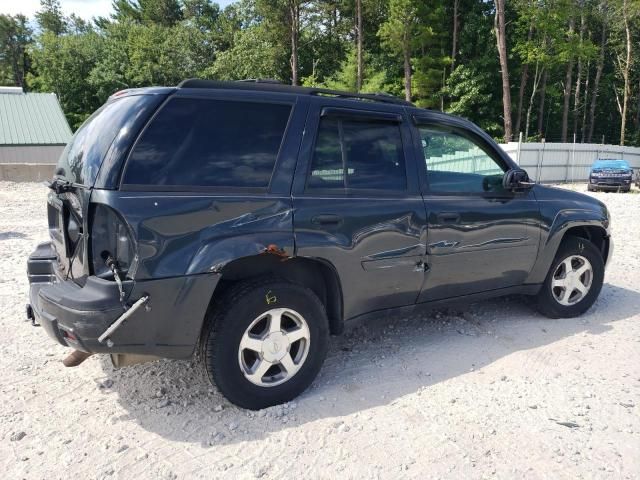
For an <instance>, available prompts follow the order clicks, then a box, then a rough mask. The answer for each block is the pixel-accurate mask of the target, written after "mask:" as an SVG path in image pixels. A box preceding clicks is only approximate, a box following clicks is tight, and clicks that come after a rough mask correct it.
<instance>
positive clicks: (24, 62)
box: [0, 15, 33, 87]
mask: <svg viewBox="0 0 640 480" xmlns="http://www.w3.org/2000/svg"><path fill="white" fill-rule="evenodd" d="M32 33H33V32H32V31H31V28H29V25H28V21H27V18H26V17H25V16H23V15H16V16H15V17H13V16H11V15H0V85H20V86H22V87H25V86H26V85H25V75H26V72H27V70H28V69H29V56H28V54H27V48H28V47H29V45H30V44H31V42H32V38H31V35H32Z"/></svg>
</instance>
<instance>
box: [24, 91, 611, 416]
mask: <svg viewBox="0 0 640 480" xmlns="http://www.w3.org/2000/svg"><path fill="white" fill-rule="evenodd" d="M49 187H50V189H51V191H50V192H49V197H48V205H47V212H48V222H49V232H50V236H51V238H50V241H49V242H47V243H43V244H41V245H39V246H38V247H37V249H36V251H35V252H34V253H33V254H32V255H31V256H30V257H29V261H28V274H29V282H30V284H31V289H30V305H29V306H28V307H27V315H28V317H29V318H30V319H31V320H32V321H33V322H34V323H36V322H37V323H39V324H40V325H42V327H43V330H45V331H46V332H47V333H48V334H49V335H50V336H51V337H53V338H55V339H56V340H57V341H58V342H59V343H61V344H62V345H65V346H69V347H71V348H73V349H75V353H74V354H72V355H70V357H68V358H67V360H66V361H65V364H66V365H67V366H75V365H78V364H79V363H81V362H82V361H83V360H84V359H85V358H86V357H87V356H88V355H90V354H94V353H105V354H110V355H111V356H112V359H113V361H114V364H116V365H117V366H122V365H126V364H132V363H135V362H139V361H142V360H150V359H153V358H157V357H166V358H178V359H187V358H191V356H192V355H193V354H194V352H196V351H199V352H201V355H200V356H199V358H200V360H201V361H202V362H203V363H204V366H205V368H206V370H207V372H208V374H209V377H210V379H211V380H212V381H213V382H214V383H215V384H217V385H218V387H219V389H220V391H221V392H222V393H223V394H224V395H225V396H226V397H227V398H228V399H229V400H231V401H232V402H233V403H235V404H236V405H239V406H242V407H246V408H252V409H257V408H264V407H268V406H270V405H274V404H277V403H281V402H286V401H288V400H291V399H293V398H294V397H295V396H296V395H298V394H299V393H301V392H302V391H304V389H305V388H307V387H308V386H309V385H310V384H311V382H312V381H313V380H314V378H315V377H316V375H317V373H318V372H319V370H320V367H321V366H322V362H323V361H324V358H325V355H326V353H327V348H328V344H329V335H330V334H339V333H340V332H341V331H342V329H343V325H344V322H345V321H348V320H350V319H353V318H356V317H360V316H362V315H365V314H370V313H373V312H379V311H382V310H388V309H392V308H399V307H402V308H410V309H411V308H414V307H417V306H418V305H434V304H440V303H442V302H453V303H454V304H458V303H459V302H460V301H461V300H463V299H464V300H467V301H469V300H478V299H481V298H487V297H495V296H499V295H506V294H514V293H519V294H526V295H531V296H533V297H534V298H535V300H536V303H537V307H538V309H539V310H540V312H542V314H544V315H546V316H548V317H552V318H569V317H575V316H577V315H580V314H582V313H584V312H585V311H586V310H587V309H589V307H591V305H592V304H593V303H594V302H595V300H596V298H597V297H598V294H599V293H600V289H601V287H602V282H603V277H604V268H605V264H606V262H607V260H608V259H609V258H610V256H611V251H612V242H611V239H610V232H609V222H610V218H609V213H608V211H607V209H606V207H605V206H604V204H603V203H602V202H600V201H598V200H597V199H595V198H592V197H589V196H587V195H583V194H580V193H577V192H571V191H568V190H561V189H556V188H552V187H547V186H543V185H538V184H534V183H532V182H530V181H529V177H528V175H527V173H526V172H525V171H524V170H522V169H520V168H519V167H518V165H516V164H515V163H514V162H513V161H512V160H511V158H510V157H509V156H508V155H507V154H506V153H505V152H504V151H503V150H502V149H501V148H500V147H498V145H496V143H495V142H494V141H493V140H492V139H491V137H490V136H488V135H487V134H486V133H485V132H483V131H482V130H481V129H480V128H478V127H477V126H475V125H474V124H472V123H471V122H469V121H467V120H464V119H461V118H458V117H453V116H450V115H446V114H444V113H440V112H433V111H429V110H424V109H421V108H416V107H415V106H413V105H412V104H410V103H408V102H405V101H403V100H398V99H396V98H394V97H389V96H387V95H382V94H353V93H347V92H338V91H331V90H324V89H316V88H304V87H293V86H288V85H279V84H273V83H263V82H254V83H246V82H215V81H203V80H187V81H184V82H182V83H181V84H180V85H179V86H178V87H177V88H144V89H133V90H125V91H123V92H119V93H117V94H115V95H113V96H112V97H111V98H110V99H109V101H108V102H107V103H106V104H105V105H104V106H103V107H102V108H101V109H100V110H98V111H97V112H96V113H95V114H94V115H93V116H91V117H90V118H89V119H88V120H87V121H86V123H85V124H84V125H83V126H82V127H81V128H80V129H79V130H78V131H77V132H76V134H75V135H74V137H73V139H72V140H71V142H70V143H69V145H68V146H67V148H66V149H65V151H64V153H63V154H62V156H61V158H60V162H59V164H58V167H57V169H56V173H55V176H54V178H53V180H52V181H51V182H50V184H49Z"/></svg>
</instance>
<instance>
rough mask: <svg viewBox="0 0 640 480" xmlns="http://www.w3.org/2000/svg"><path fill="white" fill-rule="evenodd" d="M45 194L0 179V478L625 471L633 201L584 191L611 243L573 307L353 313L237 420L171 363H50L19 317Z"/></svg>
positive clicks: (639, 418) (638, 404)
mask: <svg viewBox="0 0 640 480" xmlns="http://www.w3.org/2000/svg"><path fill="white" fill-rule="evenodd" d="M576 188H578V187H576ZM579 188H580V189H582V190H585V188H584V186H580V187H579ZM45 195H46V192H45V188H44V187H42V186H40V185H35V184H20V185H18V184H12V183H7V182H4V183H2V182H0V259H1V263H0V265H1V266H2V267H1V270H0V273H1V275H0V307H1V311H2V312H3V315H2V317H1V318H0V328H1V330H2V332H4V333H3V335H2V337H1V338H0V370H1V371H2V373H3V378H2V381H1V382H0V468H2V469H3V470H4V472H5V473H4V474H3V478H7V479H9V478H11V479H17V478H29V479H54V478H65V479H66V478H83V479H85V478H87V479H91V478H121V479H129V478H137V479H146V478H149V479H156V478H207V479H210V478H222V477H228V478H258V477H263V478H301V477H305V478H338V477H339V478H421V479H422V478H432V477H433V478H522V477H525V478H638V477H640V322H639V321H640V233H639V228H640V195H634V194H604V193H599V194H595V196H597V197H598V198H600V199H602V200H604V201H605V202H606V203H607V205H608V206H609V208H610V209H611V211H612V215H613V232H614V238H615V242H616V246H615V253H614V259H613V263H612V264H611V265H610V267H609V269H608V271H607V275H606V278H605V282H606V284H605V286H604V288H603V291H602V294H601V296H600V299H599V300H598V302H597V303H596V305H595V307H594V308H592V309H591V311H590V312H589V313H588V314H587V315H585V316H584V317H582V318H578V319H573V320H562V321H556V320H548V319H545V318H543V317H542V316H540V315H538V314H536V313H535V312H534V311H533V310H532V309H531V308H530V307H529V306H528V305H527V302H526V300H524V299H522V298H518V297H513V298H507V299H499V300H494V301H488V302H482V303H477V304H473V305H470V306H467V307H464V306H460V307H458V308H454V309H447V310H439V311H434V312H432V313H431V314H427V315H414V316H408V317H407V316H400V315H398V316H387V317H380V318H374V319H372V320H369V321H368V322H366V323H362V322H360V323H354V324H352V325H351V326H349V327H348V329H347V332H346V334H345V335H344V336H342V337H338V338H334V339H333V342H332V348H331V351H330V353H329V357H328V359H327V361H326V363H325V366H324V368H323V369H322V372H321V375H320V377H319V378H318V379H317V381H316V382H315V383H314V385H313V386H312V388H311V389H310V390H308V391H307V392H306V393H305V394H304V395H302V396H301V397H300V398H299V399H298V400H297V401H296V402H292V403H291V404H289V405H285V406H281V407H276V408H270V409H267V410H263V411H260V412H255V413H254V412H248V411H243V410H240V409H237V408H235V407H233V406H232V405H230V404H228V403H227V402H226V401H225V400H224V398H222V396H221V395H220V394H219V393H217V391H215V390H214V389H213V388H212V387H211V386H210V385H209V384H208V383H207V381H206V380H205V378H204V376H203V373H202V371H201V370H200V368H199V367H198V366H197V365H195V364H193V363H191V362H187V361H184V362H170V361H159V362H154V363H149V364H145V365H139V366H135V367H130V368H127V369H122V370H118V371H115V370H114V369H113V368H112V366H111V364H110V362H109V361H108V360H107V359H106V358H101V357H91V358H90V359H89V360H87V362H85V364H83V365H82V366H81V367H79V368H75V369H65V368H64V367H62V365H61V363H60V361H61V359H62V358H63V357H64V355H65V353H66V349H65V348H63V347H61V346H58V345H56V344H54V343H53V341H52V340H50V339H49V338H47V337H46V335H45V333H44V332H43V331H42V330H41V329H39V328H33V327H31V326H30V325H29V324H28V323H27V322H25V320H24V304H25V303H26V299H27V293H26V292H27V280H26V276H25V261H26V258H27V256H28V254H29V253H30V252H31V251H32V249H33V247H34V246H35V245H36V243H38V242H40V241H43V240H45V239H46V237H47V232H46V223H45V222H46V220H45V218H46V217H45Z"/></svg>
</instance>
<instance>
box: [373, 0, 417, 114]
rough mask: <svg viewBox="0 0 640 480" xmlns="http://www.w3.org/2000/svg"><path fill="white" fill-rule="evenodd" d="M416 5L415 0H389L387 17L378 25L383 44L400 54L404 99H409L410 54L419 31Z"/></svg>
mask: <svg viewBox="0 0 640 480" xmlns="http://www.w3.org/2000/svg"><path fill="white" fill-rule="evenodd" d="M419 29H420V23H419V19H418V6H417V3H416V0H390V3H389V18H388V20H387V21H386V22H385V23H384V24H382V26H381V27H380V31H379V35H380V38H381V39H382V42H383V44H384V45H385V46H386V47H387V48H388V49H389V50H390V51H391V52H392V53H394V54H400V55H402V60H403V73H404V92H405V94H404V95H405V99H406V100H408V101H411V97H412V95H411V77H412V65H411V55H412V52H413V44H414V41H415V38H416V36H417V35H418V33H419Z"/></svg>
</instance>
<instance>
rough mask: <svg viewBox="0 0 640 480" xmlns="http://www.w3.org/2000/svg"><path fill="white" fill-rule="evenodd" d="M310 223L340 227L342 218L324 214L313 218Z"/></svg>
mask: <svg viewBox="0 0 640 480" xmlns="http://www.w3.org/2000/svg"><path fill="white" fill-rule="evenodd" d="M311 223H313V224H315V225H340V224H341V223H342V217H341V216H340V215H334V214H331V213H325V214H321V215H316V216H315V217H313V218H312V219H311Z"/></svg>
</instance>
